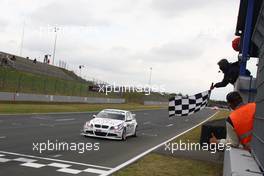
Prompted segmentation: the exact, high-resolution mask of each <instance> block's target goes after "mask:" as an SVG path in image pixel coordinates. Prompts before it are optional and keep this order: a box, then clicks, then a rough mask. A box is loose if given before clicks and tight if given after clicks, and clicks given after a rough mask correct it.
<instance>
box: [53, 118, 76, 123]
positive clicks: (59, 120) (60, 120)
mask: <svg viewBox="0 0 264 176" xmlns="http://www.w3.org/2000/svg"><path fill="white" fill-rule="evenodd" d="M72 120H75V119H73V118H72V119H56V120H55V121H57V122H63V121H72Z"/></svg>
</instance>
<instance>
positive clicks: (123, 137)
mask: <svg viewBox="0 0 264 176" xmlns="http://www.w3.org/2000/svg"><path fill="white" fill-rule="evenodd" d="M126 138H127V135H126V129H125V128H124V130H123V133H122V140H123V141H125V140H126Z"/></svg>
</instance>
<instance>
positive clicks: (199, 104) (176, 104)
mask: <svg viewBox="0 0 264 176" xmlns="http://www.w3.org/2000/svg"><path fill="white" fill-rule="evenodd" d="M210 94H211V91H210V90H208V91H205V92H202V93H198V94H195V95H193V96H187V97H183V96H175V97H172V98H170V99H169V116H170V117H171V116H188V115H191V114H193V113H195V112H198V111H200V110H202V109H203V108H205V107H206V105H207V104H208V101H209V99H210Z"/></svg>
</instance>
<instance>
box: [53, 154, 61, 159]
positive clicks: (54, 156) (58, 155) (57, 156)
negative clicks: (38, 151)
mask: <svg viewBox="0 0 264 176" xmlns="http://www.w3.org/2000/svg"><path fill="white" fill-rule="evenodd" d="M61 156H62V155H61V154H57V155H53V156H51V157H53V158H59V157H61Z"/></svg>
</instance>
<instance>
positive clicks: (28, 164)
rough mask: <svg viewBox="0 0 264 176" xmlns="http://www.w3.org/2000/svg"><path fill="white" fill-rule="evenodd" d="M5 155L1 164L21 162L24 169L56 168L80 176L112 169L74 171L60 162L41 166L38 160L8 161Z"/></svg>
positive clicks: (88, 168)
mask: <svg viewBox="0 0 264 176" xmlns="http://www.w3.org/2000/svg"><path fill="white" fill-rule="evenodd" d="M3 156H5V155H2V154H0V162H2V163H7V162H10V161H19V162H22V164H19V166H24V167H31V168H35V169H39V168H42V167H55V168H56V171H57V172H63V173H67V174H79V173H93V174H94V173H101V174H102V173H106V172H107V171H109V170H110V169H105V168H104V169H99V168H98V166H97V168H93V167H87V168H86V169H72V168H70V167H71V166H72V165H71V164H65V163H59V162H51V163H49V164H41V163H36V162H37V161H38V160H36V159H34V160H33V159H30V158H24V157H20V158H13V159H8V158H2V157H3ZM39 162H41V161H39Z"/></svg>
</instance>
